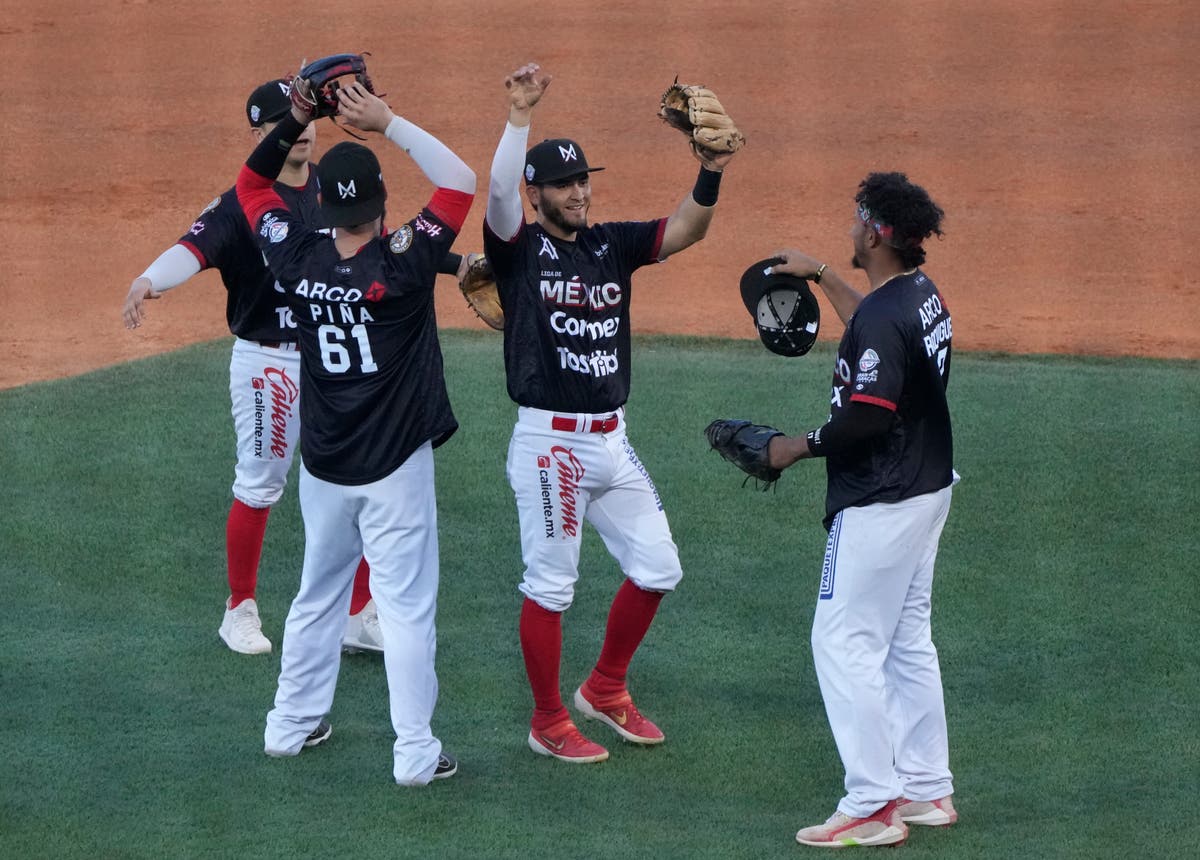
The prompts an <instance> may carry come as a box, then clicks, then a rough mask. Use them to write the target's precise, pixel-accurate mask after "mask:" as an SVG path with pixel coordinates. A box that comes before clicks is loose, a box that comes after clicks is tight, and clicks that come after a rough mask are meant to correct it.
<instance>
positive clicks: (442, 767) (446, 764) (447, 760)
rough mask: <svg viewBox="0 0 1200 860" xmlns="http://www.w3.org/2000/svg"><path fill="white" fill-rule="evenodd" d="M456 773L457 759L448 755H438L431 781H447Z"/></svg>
mask: <svg viewBox="0 0 1200 860" xmlns="http://www.w3.org/2000/svg"><path fill="white" fill-rule="evenodd" d="M456 773H458V759H456V758H455V757H454V756H452V755H450V753H446V752H444V753H441V754H439V755H438V763H437V768H436V769H435V770H434V772H433V779H449V778H450V777H452V776H454V774H456Z"/></svg>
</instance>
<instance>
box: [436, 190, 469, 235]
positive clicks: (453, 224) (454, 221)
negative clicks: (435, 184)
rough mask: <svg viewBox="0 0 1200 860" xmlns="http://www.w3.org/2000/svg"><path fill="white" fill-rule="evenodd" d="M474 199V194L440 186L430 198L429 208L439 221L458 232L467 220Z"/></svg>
mask: <svg viewBox="0 0 1200 860" xmlns="http://www.w3.org/2000/svg"><path fill="white" fill-rule="evenodd" d="M474 200H475V195H474V194H468V193H467V192H465V191H455V190H454V189H453V188H439V189H438V190H437V191H435V192H433V196H432V197H430V198H429V204H428V206H427V208H428V209H429V211H430V212H432V213H433V214H434V215H436V216H437V218H438V220H439V221H441V222H442V223H443V224H445V225H446V226H447V227H449V228H450V229H451V230H453V231H454V232H455V233H457V232H459V231H460V230H462V226H463V224H465V223H466V222H467V213H468V212H470V211H471V203H472V202H473V201H474Z"/></svg>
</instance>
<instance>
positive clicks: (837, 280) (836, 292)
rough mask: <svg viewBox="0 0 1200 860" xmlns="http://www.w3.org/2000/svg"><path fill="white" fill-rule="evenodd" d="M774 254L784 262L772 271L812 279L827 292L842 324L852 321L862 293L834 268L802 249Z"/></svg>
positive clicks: (827, 296)
mask: <svg viewBox="0 0 1200 860" xmlns="http://www.w3.org/2000/svg"><path fill="white" fill-rule="evenodd" d="M774 256H776V257H779V258H780V259H782V260H783V262H782V263H777V264H775V265H774V266H772V267H771V272H772V273H775V272H778V273H779V274H781V275H796V276H797V277H800V278H806V279H808V280H810V281H812V282H813V283H814V284H816V285H817V286H819V287H820V288H821V290H822V291H823V292H824V293H825V297H826V298H827V299H829V303H830V304H831V305H833V309H834V310H835V311H837V315H838V317H840V318H841V320H842V324H843V325H846V324H848V323H849V322H850V317H852V316H854V312H855V311H856V310H858V305H859V302H861V301H862V300H863V294H862V293H860V292H859V291H858V290H856V289H854V287H852V286H850V285H849V284H847V283H846V282H845V281H843V280H842V278H841V276H840V275H838V273H837V272H835V271H834V270H833V269H831V268H829V267H828V266H826V265H825V264H823V263H818V262H817V261H816V260H815V259H813V258H812V257H810V256H808V254H805V253H803V252H801V251H790V250H788V251H777V252H776V253H775V254H774Z"/></svg>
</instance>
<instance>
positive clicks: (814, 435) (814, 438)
mask: <svg viewBox="0 0 1200 860" xmlns="http://www.w3.org/2000/svg"><path fill="white" fill-rule="evenodd" d="M804 438H805V439H807V440H808V450H809V451H810V452H811V453H812V455H813V456H814V457H820V456H821V453H820V447H821V428H820V427H818V428H817V429H816V430H809V431H808V433H807V434H806V435H805V437H804Z"/></svg>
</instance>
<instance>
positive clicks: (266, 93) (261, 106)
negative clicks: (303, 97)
mask: <svg viewBox="0 0 1200 860" xmlns="http://www.w3.org/2000/svg"><path fill="white" fill-rule="evenodd" d="M290 89H291V87H290V85H289V84H288V82H287V81H285V80H284V79H283V78H276V79H275V80H273V81H267V82H266V83H265V84H263V85H262V86H260V87H258V88H256V89H255V90H254V92H252V93H250V98H248V99H246V119H248V120H249V121H250V125H252V126H254V127H255V128H258V127H259V126H261V125H262V124H263V123H264V122H278V121H279V120H281V119H283V115H284V114H285V113H287V112H288V111H289V110H291V109H292V97H291V95H289V91H290Z"/></svg>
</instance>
